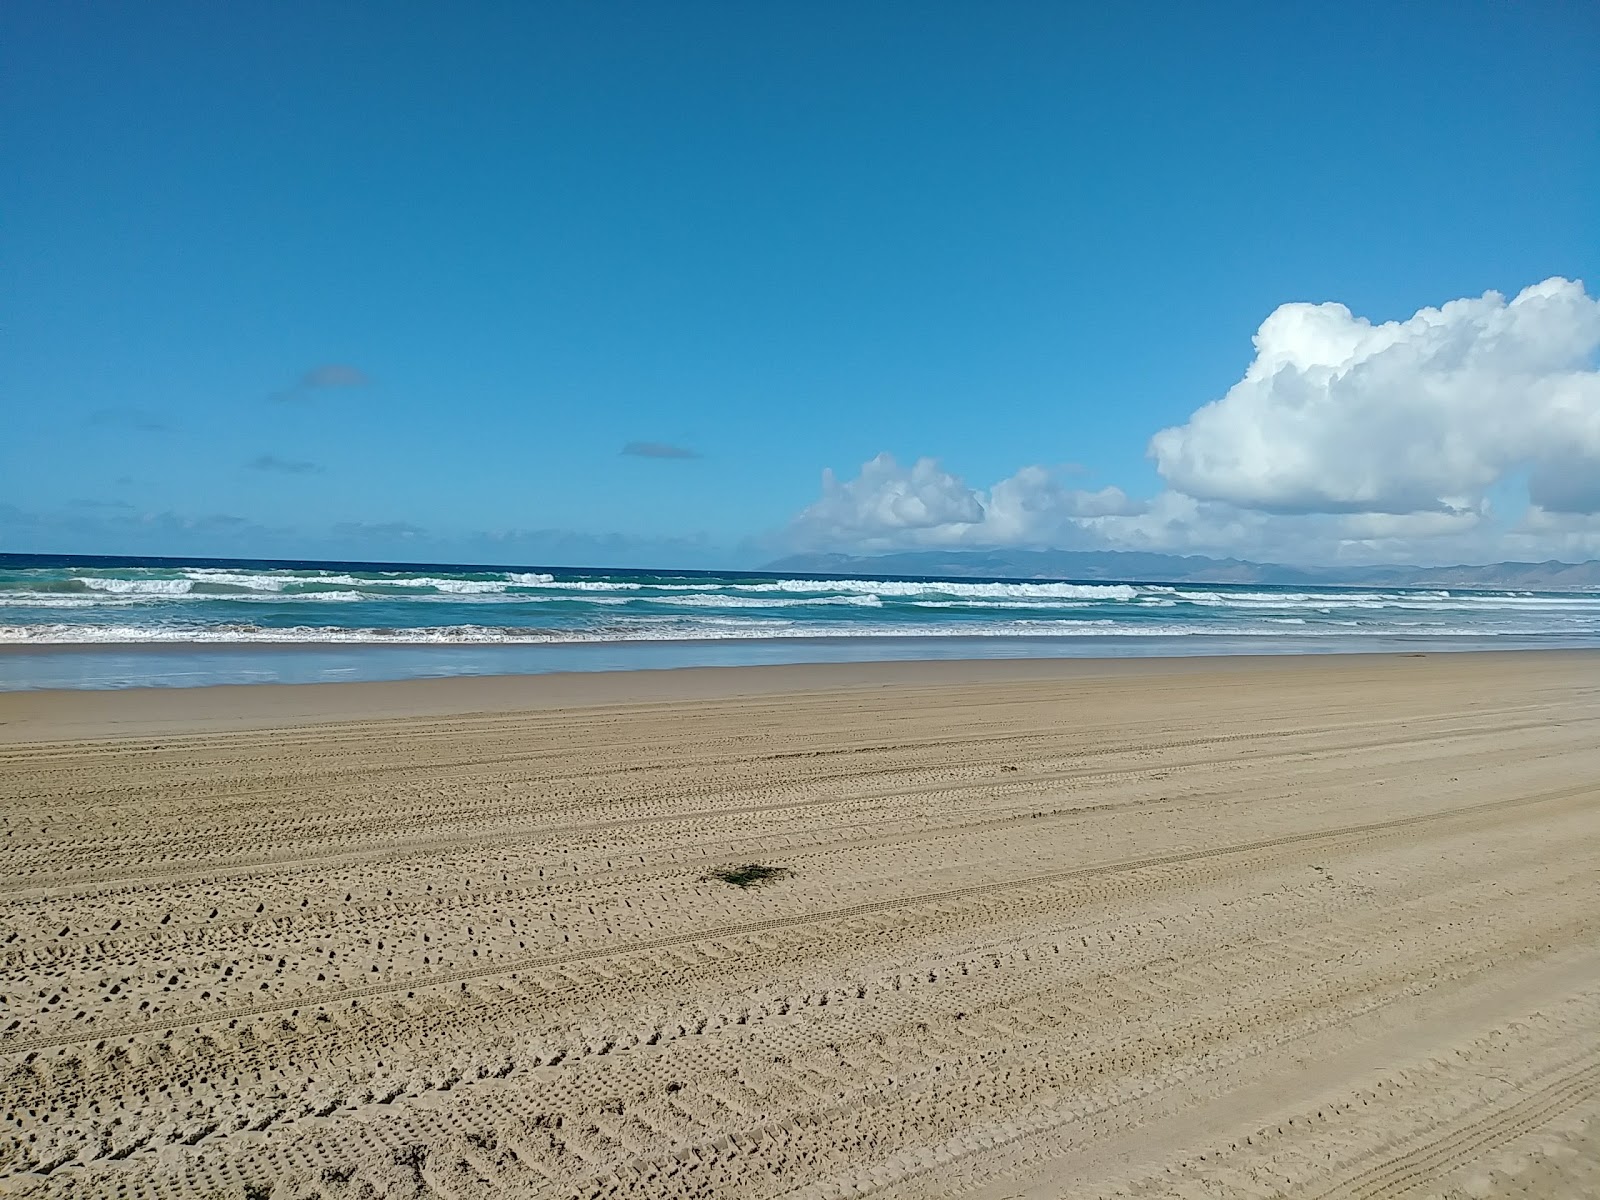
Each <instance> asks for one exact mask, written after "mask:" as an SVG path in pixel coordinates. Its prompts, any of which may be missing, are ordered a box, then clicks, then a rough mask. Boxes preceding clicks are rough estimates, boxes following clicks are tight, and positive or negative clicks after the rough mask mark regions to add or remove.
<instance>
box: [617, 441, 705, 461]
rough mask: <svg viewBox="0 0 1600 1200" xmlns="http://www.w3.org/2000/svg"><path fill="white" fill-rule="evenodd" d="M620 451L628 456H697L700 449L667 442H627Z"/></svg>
mask: <svg viewBox="0 0 1600 1200" xmlns="http://www.w3.org/2000/svg"><path fill="white" fill-rule="evenodd" d="M622 453H623V454H626V455H627V456H629V457H630V458H699V457H700V456H701V455H700V451H698V450H691V449H689V448H688V447H687V446H674V445H671V444H670V443H667V442H629V443H628V444H627V445H626V446H624V447H623V448H622Z"/></svg>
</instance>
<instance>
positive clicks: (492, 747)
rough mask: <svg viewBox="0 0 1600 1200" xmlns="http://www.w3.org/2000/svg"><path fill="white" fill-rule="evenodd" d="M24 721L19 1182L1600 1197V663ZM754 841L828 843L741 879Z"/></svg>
mask: <svg viewBox="0 0 1600 1200" xmlns="http://www.w3.org/2000/svg"><path fill="white" fill-rule="evenodd" d="M630 697H632V698H633V700H634V702H624V701H626V700H627V699H628V698H630ZM585 704H587V705H588V706H587V707H585V706H584V705H585ZM474 710H476V711H474ZM111 734H115V736H108V735H111ZM0 739H4V740H5V741H6V742H7V743H8V744H7V745H5V746H3V747H0V812H3V821H4V838H3V844H0V863H3V872H0V887H3V889H4V893H5V895H4V911H3V918H0V956H3V958H0V992H3V993H4V1002H3V1004H0V1030H3V1033H0V1071H3V1072H4V1077H3V1086H0V1191H4V1190H7V1189H9V1190H10V1191H12V1192H16V1193H20V1194H25V1195H36V1196H76V1197H179V1196H182V1197H201V1198H206V1197H224V1196H226V1197H241V1196H254V1197H262V1196H270V1197H273V1198H275V1200H276V1198H282V1197H313V1196H323V1197H329V1198H336V1197H357V1196H367V1197H386V1198H387V1197H423V1196H428V1197H432V1196H439V1197H460V1198H463V1200H465V1198H468V1197H481V1198H484V1200H498V1198H502V1197H505V1198H516V1197H532V1196H552V1197H555V1196H583V1197H664V1196H730V1197H741V1198H742V1197H763V1196H771V1195H779V1194H783V1195H791V1194H792V1195H796V1196H804V1197H819V1198H820V1197H834V1196H860V1195H868V1194H871V1195H875V1196H882V1197H886V1198H887V1197H899V1198H911V1197H931V1196H954V1195H962V1196H969V1195H970V1196H975V1197H984V1198H987V1200H1000V1198H1002V1197H1044V1196H1110V1195H1118V1196H1140V1197H1167V1196H1185V1197H1222V1196H1250V1197H1264V1196H1288V1197H1297V1198H1298V1197H1316V1198H1321V1197H1351V1198H1355V1197H1369V1198H1370V1197H1380V1196H1396V1195H1402V1194H1403V1195H1406V1196H1415V1197H1422V1196H1450V1197H1509V1196H1530V1197H1556V1196H1590V1195H1597V1194H1600V1100H1597V1096H1600V938H1597V937H1596V933H1597V928H1600V865H1597V864H1600V749H1597V747H1600V657H1596V656H1593V655H1584V654H1519V655H1455V656H1432V657H1427V658H1422V657H1403V656H1395V657H1383V658H1366V657H1363V658H1344V657H1329V658H1316V659H1300V660H1271V659H1260V660H1232V661H1209V662H1205V661H1195V660H1190V661H1187V662H1167V663H1161V662H1146V663H1127V664H1117V663H1110V664H1108V663H1099V664H1092V665H1086V664H1073V663H1059V662H1058V663H983V664H920V665H919V664H901V665H897V666H857V667H830V668H774V669H769V670H759V669H757V670H743V671H741V670H734V671H722V672H715V671H712V672H673V673H661V674H659V675H653V676H651V677H649V678H646V677H643V676H639V677H632V676H628V677H606V678H594V677H591V678H589V679H587V680H579V679H550V678H546V679H542V680H540V679H523V680H481V681H439V682H431V683H409V684H390V685H324V686H323V687H320V688H309V689H302V688H275V687H262V688H253V689H228V688H216V689H206V690H196V691H187V692H171V693H150V692H129V693H121V694H103V693H102V694H98V695H83V694H78V695H68V694H59V693H58V694H49V695H43V694H35V695H31V696H29V695H10V696H5V697H0ZM52 739H53V740H52ZM96 739H98V740H96ZM747 862H760V863H766V864H773V865H777V866H782V867H786V868H787V869H788V870H789V872H790V874H788V875H787V876H786V877H783V878H780V879H776V880H773V881H770V882H768V883H766V884H764V885H763V886H760V887H753V888H750V889H747V890H742V889H740V888H738V887H735V886H731V885H729V884H727V883H722V882H718V881H715V880H708V879H707V878H706V876H707V872H708V871H709V870H711V869H712V868H713V867H716V866H718V865H722V864H738V863H747Z"/></svg>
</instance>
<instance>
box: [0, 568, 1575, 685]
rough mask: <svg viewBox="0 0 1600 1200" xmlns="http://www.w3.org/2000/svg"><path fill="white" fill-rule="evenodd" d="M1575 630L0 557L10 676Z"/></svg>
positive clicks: (606, 577)
mask: <svg viewBox="0 0 1600 1200" xmlns="http://www.w3.org/2000/svg"><path fill="white" fill-rule="evenodd" d="M1592 645H1600V595H1594V594H1563V593H1540V592H1476V591H1455V590H1438V589H1431V590H1415V589H1372V588H1305V587H1266V586H1259V585H1250V586H1223V585H1210V584H1163V583H1159V582H1128V583H1114V582H1093V583H1084V582H1072V581H1067V580H1055V581H1016V580H971V579H908V578H885V579H817V578H794V577H790V578H785V577H780V576H773V575H758V574H713V573H704V572H676V573H674V572H646V571H622V570H618V571H566V570H539V569H506V568H484V569H476V568H463V567H452V566H437V565H420V564H383V565H373V564H359V563H317V564H308V563H300V564H292V565H283V564H265V563H244V562H221V561H216V560H212V561H205V562H194V563H173V562H167V561H161V562H155V561H146V562H143V563H130V562H120V561H119V562H117V563H115V564H112V563H108V562H107V561H106V560H57V561H52V562H51V563H50V564H49V565H21V563H20V562H19V560H18V559H16V558H15V557H13V558H11V559H4V558H0V646H7V647H12V648H13V649H11V650H10V651H8V652H7V653H5V654H0V687H7V688H16V687H39V686H87V687H107V686H126V685H128V684H129V683H139V682H144V683H214V682H230V681H231V682H239V681H247V680H255V679H263V680H267V679H302V678H313V679H315V678H400V677H404V676H407V675H415V674H425V675H438V674H474V673H488V672H490V671H498V670H507V671H544V670H583V669H617V668H625V667H629V666H657V665H661V666H680V665H696V664H712V663H726V662H774V661H790V662H792V661H837V660H840V659H872V658H929V657H991V656H1007V657H1011V656H1017V655H1019V654H1026V655H1028V656H1036V655H1043V656H1056V655H1070V656H1079V655H1096V656H1099V655H1105V654H1150V653H1160V654H1205V653H1238V652H1279V651H1282V652H1306V651H1330V650H1332V651H1337V650H1372V649H1385V648H1399V647H1402V646H1422V647H1429V646H1431V647H1434V648H1437V649H1465V648H1473V647H1495V648H1512V647H1525V646H1552V647H1554V646H1592ZM66 647H72V648H74V650H73V653H71V654H65V653H57V652H53V651H59V650H61V649H63V648H66ZM377 647H383V648H386V649H385V652H384V653H383V654H381V655H375V654H370V653H364V651H368V650H372V649H373V648H377ZM47 648H48V649H47ZM266 648H276V649H277V650H278V651H279V653H277V654H275V655H266V654H262V653H260V651H261V650H263V649H266ZM158 650H164V651H165V652H166V653H165V654H164V655H163V654H160V653H156V651H158ZM291 651H292V652H291ZM52 663H53V664H55V665H53V666H51V665H49V664H52ZM68 663H73V664H76V665H75V666H68V665H67V664H68ZM180 663H181V664H182V669H181V670H180V669H179V666H178V664H180ZM241 664H243V665H241Z"/></svg>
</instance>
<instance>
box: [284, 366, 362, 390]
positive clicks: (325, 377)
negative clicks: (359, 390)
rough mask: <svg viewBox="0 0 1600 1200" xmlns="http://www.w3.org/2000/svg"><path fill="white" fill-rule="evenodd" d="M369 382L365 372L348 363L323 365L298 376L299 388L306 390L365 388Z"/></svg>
mask: <svg viewBox="0 0 1600 1200" xmlns="http://www.w3.org/2000/svg"><path fill="white" fill-rule="evenodd" d="M371 382H372V380H371V379H369V378H368V377H367V373H366V372H365V371H363V370H362V369H361V368H360V367H352V366H351V365H350V364H349V363H323V364H322V365H320V366H316V367H312V368H311V369H310V370H309V371H307V372H306V373H305V374H304V375H302V376H300V386H301V387H306V388H343V387H366V386H367V384H369V383H371Z"/></svg>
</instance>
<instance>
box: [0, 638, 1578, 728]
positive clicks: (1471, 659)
mask: <svg viewBox="0 0 1600 1200" xmlns="http://www.w3.org/2000/svg"><path fill="white" fill-rule="evenodd" d="M1574 660H1577V661H1580V662H1581V661H1589V662H1592V663H1593V664H1594V665H1595V666H1596V667H1600V649H1587V648H1578V649H1572V648H1562V649H1548V650H1478V651H1464V652H1457V651H1434V652H1430V651H1399V650H1396V651H1387V652H1379V653H1356V652H1344V653H1334V654H1311V655H1292V654H1235V655H1226V654H1217V655H1180V656H1170V657H1156V656H1150V657H1126V658H1106V657H1101V658H1094V657H1082V658H1068V657H1061V658H963V659H913V660H902V661H895V660H873V661H864V662H863V661H852V662H823V663H779V664H767V665H762V664H748V665H736V666H686V667H662V668H638V669H628V670H609V671H606V670H601V671H564V672H554V671H553V672H546V673H542V674H499V675H454V676H448V677H443V678H407V679H392V680H362V681H350V682H341V681H332V682H318V683H248V684H229V683H220V684H210V685H203V686H193V687H161V686H158V687H123V688H51V689H43V688H41V689H33V690H15V691H0V744H11V745H17V744H25V743H28V742H43V741H53V740H62V739H67V738H101V737H141V736H152V735H158V734H161V735H171V734H186V733H200V732H233V731H239V730H251V729H281V728H287V727H292V726H296V725H306V724H323V723H335V722H342V721H371V720H386V719H402V718H414V717H424V716H427V717H450V716H467V715H472V716H478V715H484V714H510V713H517V712H530V713H532V712H543V711H547V710H553V709H598V708H613V707H627V706H648V705H669V704H679V703H692V702H696V701H732V700H738V699H742V698H757V697H776V696H785V695H799V694H803V693H808V692H817V691H850V690H878V689H884V688H915V689H926V688H934V689H938V688H953V687H962V686H974V685H990V684H1002V685H1003V684H1009V683H1017V684H1022V683H1049V682H1061V683H1084V682H1091V681H1096V680H1103V681H1124V682H1125V681H1137V680H1157V679H1179V678H1182V679H1188V680H1191V681H1193V682H1195V683H1196V684H1204V683H1206V682H1208V681H1210V680H1211V679H1212V678H1213V677H1220V676H1227V677H1229V678H1230V679H1231V680H1233V681H1236V682H1237V681H1240V679H1241V677H1242V678H1243V680H1245V681H1248V680H1249V679H1251V678H1259V679H1262V680H1268V679H1282V678H1284V677H1285V676H1290V677H1293V676H1297V675H1298V676H1304V677H1310V676H1315V675H1317V674H1319V673H1320V674H1322V675H1323V676H1325V677H1326V678H1328V679H1330V680H1332V679H1340V680H1348V679H1350V678H1352V677H1362V676H1364V677H1369V678H1371V679H1372V680H1373V681H1374V682H1375V683H1381V682H1382V681H1383V680H1384V679H1385V678H1386V677H1388V676H1390V675H1392V674H1393V673H1396V672H1400V671H1405V672H1407V673H1408V675H1409V677H1415V676H1416V675H1417V674H1418V673H1419V672H1420V673H1422V674H1426V675H1430V676H1437V675H1452V674H1454V675H1459V676H1461V677H1463V678H1470V677H1471V676H1473V675H1476V674H1478V673H1480V672H1481V671H1483V670H1490V671H1492V670H1495V669H1497V668H1499V669H1504V668H1506V667H1509V666H1512V665H1515V664H1521V665H1522V666H1524V667H1535V668H1537V667H1544V668H1548V669H1550V670H1554V671H1565V669H1566V668H1567V666H1568V664H1569V663H1571V662H1572V661H1574ZM1597 678H1600V675H1597Z"/></svg>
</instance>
